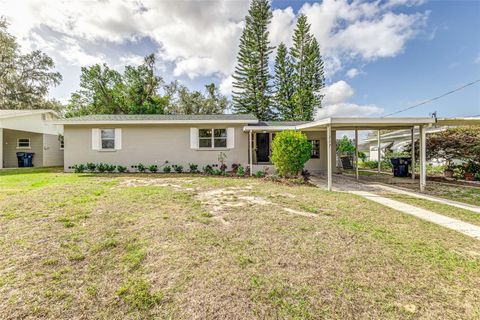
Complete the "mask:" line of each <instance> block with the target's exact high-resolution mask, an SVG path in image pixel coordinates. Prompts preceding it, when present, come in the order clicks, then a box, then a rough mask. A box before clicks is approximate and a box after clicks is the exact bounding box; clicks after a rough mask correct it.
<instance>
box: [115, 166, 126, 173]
mask: <svg viewBox="0 0 480 320" xmlns="http://www.w3.org/2000/svg"><path fill="white" fill-rule="evenodd" d="M117 171H118V172H127V167H124V166H117Z"/></svg>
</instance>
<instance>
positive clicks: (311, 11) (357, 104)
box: [0, 0, 480, 117]
mask: <svg viewBox="0 0 480 320" xmlns="http://www.w3.org/2000/svg"><path fill="white" fill-rule="evenodd" d="M272 8H273V19H272V24H271V34H270V35H271V41H272V44H274V45H278V44H279V43H280V42H286V43H287V45H288V44H289V42H290V41H291V33H292V30H293V28H294V25H295V21H296V17H297V16H298V14H299V12H301V13H305V14H306V15H307V17H308V19H309V22H310V23H311V24H312V32H313V33H314V35H315V36H316V37H317V39H318V40H319V43H320V46H321V48H322V54H323V56H324V59H325V64H326V76H327V87H326V88H325V90H324V93H325V101H324V108H323V109H322V110H321V111H320V112H319V114H318V116H319V117H322V116H327V115H343V116H356V115H363V116H381V115H385V114H388V113H390V112H393V111H396V110H399V109H402V108H404V107H407V106H409V105H412V104H415V103H417V102H419V101H422V100H424V99H427V98H431V97H434V96H436V95H439V94H442V93H444V92H445V91H448V90H451V89H454V88H456V87H458V86H460V85H462V84H464V83H467V82H470V81H473V80H476V79H480V36H479V33H478V30H480V1H433V0H432V1H425V0H384V1H375V2H373V1H346V0H340V1H333V0H325V1H276V0H274V1H273V2H272ZM247 9H248V1H240V0H238V1H237V0H230V1H221V0H209V1H202V0H196V1H193V0H192V1H173V0H168V1H153V0H143V1H126V0H124V1H121V0H119V1H98V2H93V1H76V2H70V1H62V0H52V1H40V0H24V1H17V0H15V1H13V0H0V12H1V14H2V15H4V16H6V18H7V20H8V21H9V22H10V24H11V25H10V32H11V33H13V34H14V35H15V36H17V38H18V41H19V43H20V44H21V46H22V50H24V51H28V50H33V49H40V50H42V51H44V52H46V53H47V54H49V55H50V56H51V57H52V58H53V59H54V60H55V63H56V66H57V69H58V70H59V71H60V72H61V73H62V75H63V77H64V80H63V82H62V84H61V85H60V86H59V87H57V88H54V89H53V90H52V91H51V93H50V95H51V96H52V97H55V98H57V99H60V100H61V101H67V100H68V97H69V96H70V94H71V93H72V92H73V91H75V90H77V89H78V82H79V76H80V68H81V67H82V66H88V65H91V64H93V63H102V62H105V63H108V64H109V65H111V66H113V67H114V68H116V69H118V70H122V67H123V66H124V65H125V64H138V63H140V62H141V60H142V56H144V55H146V54H149V53H152V52H153V53H156V54H157V57H158V73H159V74H161V75H162V76H163V77H164V79H165V81H166V82H169V81H172V80H179V81H180V82H182V83H184V84H186V85H188V86H189V87H191V88H195V89H202V88H203V85H204V84H206V83H209V82H212V81H213V82H215V83H217V84H219V85H220V88H221V90H222V92H224V93H225V94H227V95H228V94H229V93H230V90H231V73H232V71H233V69H234V67H235V56H236V52H237V48H238V39H239V37H240V35H241V31H242V28H243V24H244V16H245V14H246V11H247ZM272 59H273V56H272ZM433 111H437V112H438V115H439V116H473V115H479V114H480V84H477V85H475V86H472V87H469V88H466V89H464V90H462V91H461V92H458V93H456V94H453V95H451V96H448V97H446V98H443V99H441V100H439V101H436V102H434V103H432V104H428V105H425V106H421V107H419V108H416V109H413V110H410V111H408V112H405V113H401V114H399V116H424V115H428V114H429V113H431V112H433Z"/></svg>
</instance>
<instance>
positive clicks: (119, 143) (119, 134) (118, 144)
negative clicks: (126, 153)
mask: <svg viewBox="0 0 480 320" xmlns="http://www.w3.org/2000/svg"><path fill="white" fill-rule="evenodd" d="M121 149H122V129H120V128H115V150H121Z"/></svg>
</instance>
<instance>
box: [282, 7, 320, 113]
mask: <svg viewBox="0 0 480 320" xmlns="http://www.w3.org/2000/svg"><path fill="white" fill-rule="evenodd" d="M290 56H291V60H292V68H293V83H294V93H293V101H294V104H295V119H294V120H303V121H311V120H313V116H314V112H315V109H316V108H319V107H321V100H322V96H321V95H320V89H322V88H323V86H324V76H323V61H322V58H321V55H320V48H319V46H318V42H317V40H316V39H315V38H314V37H313V36H312V35H311V34H310V24H308V22H307V17H306V16H305V15H304V14H301V15H300V16H299V17H298V20H297V25H296V27H295V30H294V33H293V47H292V48H291V49H290Z"/></svg>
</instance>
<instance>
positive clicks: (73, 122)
mask: <svg viewBox="0 0 480 320" xmlns="http://www.w3.org/2000/svg"><path fill="white" fill-rule="evenodd" d="M50 123H52V124H58V125H110V124H255V123H258V120H65V119H63V120H53V121H50Z"/></svg>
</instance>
